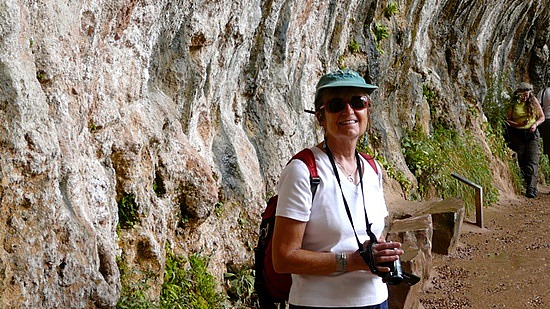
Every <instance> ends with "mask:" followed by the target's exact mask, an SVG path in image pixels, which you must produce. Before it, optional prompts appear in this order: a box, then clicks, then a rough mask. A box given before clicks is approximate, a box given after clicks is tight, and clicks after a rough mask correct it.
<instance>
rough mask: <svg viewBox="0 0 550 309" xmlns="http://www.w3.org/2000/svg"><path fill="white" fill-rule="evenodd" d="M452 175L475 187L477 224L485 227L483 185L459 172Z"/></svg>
mask: <svg viewBox="0 0 550 309" xmlns="http://www.w3.org/2000/svg"><path fill="white" fill-rule="evenodd" d="M451 176H453V177H454V178H456V179H458V180H460V181H462V182H463V183H465V184H467V185H469V186H470V187H473V188H474V190H475V199H476V200H475V203H476V225H477V226H479V227H480V228H483V187H482V186H480V185H478V184H476V183H473V182H471V181H470V180H468V179H466V178H464V177H462V176H460V175H458V174H455V173H452V174H451Z"/></svg>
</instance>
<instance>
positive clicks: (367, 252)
mask: <svg viewBox="0 0 550 309" xmlns="http://www.w3.org/2000/svg"><path fill="white" fill-rule="evenodd" d="M324 147H325V149H326V152H327V155H328V158H329V160H330V164H331V165H332V169H333V171H334V175H335V176H336V180H337V181H338V186H339V187H340V192H341V193H342V199H343V200H344V206H345V207H346V213H347V215H348V219H349V222H350V223H351V228H352V229H353V234H355V239H356V241H357V246H358V247H359V250H358V251H359V253H360V255H361V257H362V258H363V260H364V261H365V263H366V264H367V265H368V266H369V268H370V270H371V272H373V273H374V274H378V270H377V269H376V267H375V265H374V256H373V252H372V245H373V244H375V243H377V242H378V241H377V239H376V235H374V233H373V232H372V229H371V226H372V223H370V222H369V217H368V216H367V207H366V203H365V191H364V187H363V168H362V165H361V158H360V156H359V153H358V152H357V150H355V161H356V162H357V171H358V173H359V183H360V184H361V195H362V197H363V211H364V212H365V222H366V225H367V228H366V231H367V235H368V236H369V240H370V241H369V243H368V245H367V247H366V248H363V243H361V241H360V240H359V237H358V236H357V232H356V231H355V225H354V224H353V218H352V215H351V211H350V210H349V206H348V202H347V200H346V196H345V195H344V191H343V190H342V184H341V183H340V176H339V174H338V168H337V167H336V162H335V161H334V156H333V155H332V152H331V151H330V148H329V147H328V145H327V143H326V141H325V143H324Z"/></svg>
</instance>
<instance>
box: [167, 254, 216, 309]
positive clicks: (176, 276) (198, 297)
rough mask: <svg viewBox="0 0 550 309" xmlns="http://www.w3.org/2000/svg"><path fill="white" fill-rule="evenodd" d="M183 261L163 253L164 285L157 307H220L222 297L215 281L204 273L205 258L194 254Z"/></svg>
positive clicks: (207, 273) (205, 270) (204, 308)
mask: <svg viewBox="0 0 550 309" xmlns="http://www.w3.org/2000/svg"><path fill="white" fill-rule="evenodd" d="M189 264H190V268H189V269H187V270H185V268H184V265H185V260H184V258H183V257H181V256H176V255H175V254H174V253H173V252H171V251H168V250H167V258H166V266H165V270H164V283H163V284H162V291H161V294H160V307H161V308H182V309H192V308H195V309H210V308H223V302H224V300H225V297H224V295H223V294H222V293H220V292H218V291H217V289H216V288H217V285H216V279H215V277H214V276H212V274H210V273H209V272H208V269H207V268H208V259H207V258H204V257H200V256H198V255H192V256H190V257H189Z"/></svg>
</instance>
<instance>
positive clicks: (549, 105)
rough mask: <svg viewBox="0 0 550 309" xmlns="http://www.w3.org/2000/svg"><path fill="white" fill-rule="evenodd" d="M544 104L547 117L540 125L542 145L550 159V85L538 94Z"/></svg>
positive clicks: (545, 116) (543, 109) (541, 103)
mask: <svg viewBox="0 0 550 309" xmlns="http://www.w3.org/2000/svg"><path fill="white" fill-rule="evenodd" d="M537 97H538V99H539V102H540V105H542V111H543V113H544V118H545V119H546V120H545V121H544V122H543V123H542V124H541V125H540V126H539V130H540V135H541V137H542V146H543V151H544V154H545V155H547V156H548V157H549V159H550V87H546V88H544V89H542V90H541V91H540V92H539V95H538V96H537Z"/></svg>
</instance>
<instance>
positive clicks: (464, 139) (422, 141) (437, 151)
mask: <svg viewBox="0 0 550 309" xmlns="http://www.w3.org/2000/svg"><path fill="white" fill-rule="evenodd" d="M401 146H402V151H403V154H404V156H405V160H406V162H407V166H408V167H409V169H410V170H411V172H412V173H413V174H414V175H415V177H416V179H417V181H418V191H419V194H420V198H429V197H433V196H438V197H442V198H448V197H458V198H461V199H462V200H464V202H465V204H466V211H467V213H470V212H471V211H472V210H473V209H474V203H473V202H474V196H473V195H474V192H473V190H471V188H469V187H467V186H465V185H463V184H462V183H459V182H458V181H457V180H455V179H454V178H453V177H452V176H451V174H452V173H456V174H458V175H461V176H463V177H465V178H467V179H469V180H471V181H472V182H474V183H477V184H479V185H481V186H482V187H483V190H484V191H483V195H484V196H483V199H484V201H485V202H486V203H487V204H492V203H495V202H496V201H497V200H498V191H497V190H496V188H495V187H494V186H493V184H492V183H493V179H492V175H491V173H490V170H489V160H488V158H487V155H486V154H485V152H484V151H483V148H482V147H481V145H480V143H479V142H477V140H476V138H475V137H474V136H473V135H472V134H471V133H470V132H465V134H464V135H460V134H458V132H456V131H453V130H449V129H443V128H436V129H435V131H434V132H433V134H432V135H429V136H428V135H426V134H424V133H422V131H421V130H413V131H409V132H406V134H405V137H404V138H403V140H402V143H401Z"/></svg>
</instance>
